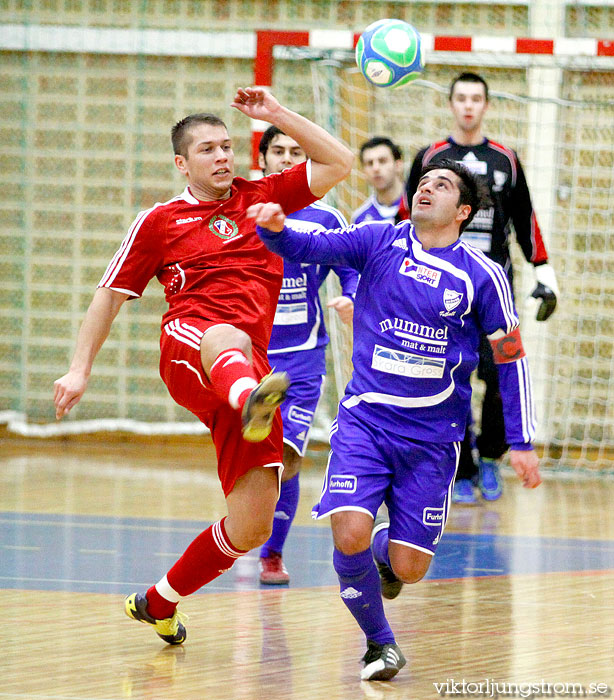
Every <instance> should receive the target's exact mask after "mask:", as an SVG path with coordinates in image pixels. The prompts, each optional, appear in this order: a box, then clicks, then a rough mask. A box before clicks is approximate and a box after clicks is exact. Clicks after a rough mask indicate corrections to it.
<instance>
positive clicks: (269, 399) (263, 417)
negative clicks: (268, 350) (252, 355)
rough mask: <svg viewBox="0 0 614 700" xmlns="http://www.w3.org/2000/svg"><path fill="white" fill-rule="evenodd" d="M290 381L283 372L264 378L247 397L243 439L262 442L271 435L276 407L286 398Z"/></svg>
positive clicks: (243, 418)
mask: <svg viewBox="0 0 614 700" xmlns="http://www.w3.org/2000/svg"><path fill="white" fill-rule="evenodd" d="M289 386H290V380H289V377H288V375H287V374H286V373H285V372H276V373H275V374H271V375H270V376H269V377H265V378H264V379H263V380H262V381H261V383H260V384H258V386H257V387H256V388H255V389H254V391H253V392H252V393H251V394H250V396H249V397H248V399H247V401H246V403H245V406H244V408H243V417H242V420H243V431H242V432H243V439H244V440H246V441H247V442H262V441H263V440H265V439H266V438H267V437H268V436H269V435H270V434H271V428H272V427H273V419H274V418H275V411H276V410H277V407H278V406H279V405H280V404H282V403H283V402H284V400H285V398H286V392H287V390H288V387H289Z"/></svg>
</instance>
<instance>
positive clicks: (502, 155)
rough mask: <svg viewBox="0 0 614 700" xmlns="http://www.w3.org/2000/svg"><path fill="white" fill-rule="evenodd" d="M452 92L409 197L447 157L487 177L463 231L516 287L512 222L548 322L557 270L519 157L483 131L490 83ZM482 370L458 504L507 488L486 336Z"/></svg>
mask: <svg viewBox="0 0 614 700" xmlns="http://www.w3.org/2000/svg"><path fill="white" fill-rule="evenodd" d="M449 99H450V109H451V110H452V115H453V117H454V126H453V128H452V134H451V136H449V137H448V138H447V139H446V140H445V141H440V142H438V143H433V144H431V145H430V146H427V147H426V148H423V149H422V150H420V151H419V152H418V154H417V155H416V157H415V159H414V162H413V164H412V166H411V170H410V173H409V177H408V180H407V186H406V195H407V197H406V201H407V202H411V201H412V197H413V195H414V192H415V191H416V189H417V186H418V180H419V175H420V172H421V170H422V168H423V167H424V166H425V165H427V164H430V163H433V162H435V163H436V162H437V161H439V160H442V159H444V158H451V159H452V160H456V161H459V162H460V163H462V164H463V165H464V166H465V167H467V168H468V169H469V170H471V171H472V172H474V173H476V174H478V175H480V176H482V177H484V178H485V179H486V181H487V183H488V187H489V190H490V197H491V205H490V206H489V207H487V208H484V209H480V211H478V212H477V214H476V216H475V218H474V219H473V221H472V222H471V224H470V225H469V226H468V227H467V229H466V230H465V231H464V232H463V235H462V238H463V240H465V241H467V242H468V243H471V244H472V245H474V246H476V247H477V248H479V249H480V250H481V251H483V252H484V253H485V254H486V255H487V256H488V257H490V258H492V259H493V260H495V261H496V262H498V263H499V264H500V265H502V266H503V268H504V269H505V270H506V272H507V274H508V277H509V280H510V285H512V289H513V270H512V262H511V258H510V250H509V243H510V235H511V231H512V226H513V230H514V232H515V235H516V240H517V241H518V244H519V245H520V247H521V248H522V252H523V253H524V256H525V258H526V259H527V261H528V262H530V263H532V264H533V265H534V270H535V279H536V286H535V289H534V290H533V292H532V294H531V296H532V297H534V298H535V299H536V300H537V302H539V303H538V306H537V316H536V317H537V320H538V321H545V320H546V319H547V318H549V316H550V315H551V314H552V313H553V311H554V310H555V308H556V304H557V297H558V295H559V291H558V287H557V283H556V275H555V273H554V269H553V268H552V267H551V266H550V265H549V264H548V253H547V252H546V247H545V246H544V241H543V239H542V235H541V232H540V230H539V226H538V224H537V219H536V217H535V212H534V211H533V206H532V204H531V196H530V194H529V188H528V186H527V182H526V179H525V175H524V172H523V170H522V166H521V165H520V161H519V160H518V156H517V155H516V153H515V152H514V151H512V150H511V149H510V148H507V147H506V146H502V145H501V144H499V143H495V142H494V141H491V140H490V139H488V138H487V137H486V136H484V134H483V133H482V120H483V118H484V115H485V113H486V111H487V109H488V85H487V83H486V81H485V80H484V79H483V78H481V77H480V76H479V75H476V74H475V73H462V74H461V75H459V76H458V77H456V78H455V79H454V80H453V81H452V84H451V86H450V94H449ZM478 377H479V378H480V379H482V380H483V381H484V382H485V385H486V391H485V395H484V402H483V404H482V421H481V425H482V427H481V432H480V434H479V435H478V436H477V438H475V437H474V435H473V430H472V427H471V426H470V425H468V426H467V433H466V435H465V440H464V442H463V445H462V451H461V457H460V462H459V467H458V472H457V475H456V482H455V486H454V495H453V500H454V502H455V503H467V504H472V503H476V502H477V498H476V494H475V490H474V485H476V484H477V485H478V487H479V489H480V492H481V494H482V497H483V498H484V499H485V500H488V501H495V500H497V499H498V498H499V497H500V496H501V493H502V487H503V482H502V480H501V477H500V475H499V461H500V459H501V457H502V456H503V455H504V454H505V452H506V451H507V448H508V445H507V444H506V442H505V429H504V423H503V405H502V402H501V395H500V393H499V381H498V376H497V369H496V366H495V363H494V360H493V354H492V349H491V347H490V343H489V342H488V339H487V338H486V337H485V336H484V337H482V339H481V343H480V362H479V365H478ZM474 447H477V452H478V454H479V463H478V465H476V464H475V461H474V457H473V453H474V449H473V448H474Z"/></svg>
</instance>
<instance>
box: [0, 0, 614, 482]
mask: <svg viewBox="0 0 614 700" xmlns="http://www.w3.org/2000/svg"><path fill="white" fill-rule="evenodd" d="M69 5H70V12H71V13H73V14H74V13H77V14H78V15H79V21H78V22H74V21H73V20H74V16H73V15H70V16H68V14H70V13H68V14H66V13H63V14H62V13H60V15H59V16H58V17H56V10H58V11H59V9H61V8H65V7H68V6H69ZM222 5H224V7H226V8H230V9H229V11H230V10H232V12H233V13H235V14H234V15H233V18H234V24H233V26H237V27H243V26H244V24H245V23H244V22H243V19H244V18H243V14H244V13H247V14H248V15H249V17H248V18H247V20H249V21H248V22H247V25H245V26H246V27H247V28H249V27H251V28H252V30H253V31H234V30H232V31H230V30H229V29H228V27H229V23H228V21H227V19H224V17H223V16H222V15H220V13H219V12H218V10H219V8H220V7H221V6H222ZM410 5H411V8H412V11H413V10H414V9H415V11H416V12H420V13H421V15H424V13H425V12H426V9H425V8H426V5H420V4H419V5H415V4H408V7H410ZM11 6H12V7H13V8H14V12H13V16H14V17H15V19H14V21H15V22H20V24H15V25H0V42H1V45H2V50H1V51H0V69H1V71H0V72H1V73H2V78H1V84H2V91H1V94H0V132H1V135H2V143H3V153H2V155H1V156H0V158H1V162H2V166H3V167H2V168H1V169H0V182H1V184H2V187H1V188H0V190H1V192H2V195H1V197H0V220H1V221H2V226H1V227H0V321H1V323H2V335H1V337H0V422H2V423H7V424H8V425H9V427H10V429H11V430H12V431H14V432H19V433H21V434H24V435H34V436H48V435H54V434H58V433H67V432H68V433H70V432H86V431H93V430H112V429H115V430H122V431H124V430H132V431H137V432H143V433H152V434H163V433H190V432H194V433H198V432H202V431H203V426H202V425H201V424H200V423H199V422H198V421H197V420H196V419H195V418H194V417H193V416H191V415H190V414H189V413H188V412H187V411H185V410H183V409H181V408H180V407H179V406H177V405H176V404H175V403H174V402H173V401H172V400H171V399H170V397H169V396H168V393H167V391H166V388H165V386H164V384H163V383H162V382H161V380H160V378H159V376H158V367H157V365H158V358H159V345H158V344H159V332H160V318H161V316H162V314H163V312H164V310H165V303H164V298H163V294H162V291H161V289H160V287H159V284H158V283H157V281H155V280H154V281H153V282H152V283H151V284H150V286H149V287H148V289H147V290H146V292H145V294H144V295H143V298H142V299H139V300H137V301H131V302H130V303H129V304H125V305H124V307H123V308H122V311H121V312H120V314H119V316H118V317H117V319H116V321H115V322H114V324H113V329H112V332H111V334H110V336H109V338H108V339H107V341H106V342H105V345H104V347H103V348H102V350H101V352H100V353H99V355H98V357H97V359H96V363H95V366H94V372H93V374H92V377H91V378H90V383H89V387H88V390H87V392H86V394H85V395H84V397H83V400H82V401H81V402H80V404H79V405H78V406H77V407H75V409H73V411H71V414H70V416H69V418H68V419H65V420H63V421H62V423H61V424H59V425H57V424H56V423H55V420H54V415H53V404H52V391H53V389H52V387H53V381H54V380H55V379H57V378H58V377H59V376H61V375H62V374H63V373H64V372H65V371H66V370H67V368H68V366H69V363H70V358H71V355H72V352H73V348H74V344H75V339H76V336H77V331H78V329H79V325H80V323H81V320H82V318H83V314H84V312H85V310H86V308H87V305H88V304H89V301H90V299H91V296H92V293H93V290H94V289H95V286H96V284H97V282H98V281H99V280H100V277H101V275H102V273H103V272H104V270H105V268H106V265H107V263H108V261H109V260H110V258H111V257H112V256H113V254H114V252H115V251H116V250H117V247H118V246H119V244H120V242H121V240H122V238H123V236H124V235H125V232H126V231H127V230H128V227H129V226H130V223H131V222H132V221H133V219H134V217H135V215H136V213H137V212H138V211H139V210H142V209H145V208H148V207H150V206H152V204H153V203H154V202H156V201H166V200H168V199H170V198H171V197H173V196H174V195H176V194H177V193H178V192H180V191H181V190H182V189H183V186H184V183H183V181H182V179H181V177H180V176H179V174H178V173H177V172H176V171H175V169H174V167H173V163H172V154H171V152H170V145H169V128H170V126H171V125H172V124H173V123H174V122H176V121H177V120H178V119H180V118H182V117H183V116H185V115H186V114H189V113H191V112H197V111H203V110H206V111H211V112H214V113H217V114H220V115H221V116H223V117H224V118H225V120H226V122H227V124H228V127H229V130H230V132H231V134H232V135H233V140H234V149H235V154H236V168H237V174H239V175H241V176H244V177H247V176H249V173H250V165H251V167H252V168H253V151H254V134H253V133H252V129H253V125H250V123H249V122H250V120H249V119H247V118H246V117H244V116H243V115H241V114H239V113H238V112H235V111H233V110H230V109H229V107H228V105H229V104H230V102H231V101H232V97H233V95H234V92H235V88H236V86H237V85H249V84H253V83H254V82H256V83H258V84H266V85H269V84H270V85H271V86H272V90H273V92H274V94H275V95H276V96H277V97H278V98H280V100H281V101H282V102H283V103H284V104H286V105H288V106H289V107H290V108H291V109H294V110H296V111H298V112H300V113H302V114H305V116H307V117H310V118H312V119H316V120H317V121H318V122H319V123H321V124H322V125H324V126H325V127H326V128H327V129H329V130H331V131H333V132H335V133H336V134H338V135H339V136H340V137H341V138H342V139H343V140H344V141H345V142H346V143H347V144H348V145H349V146H350V147H351V148H352V149H353V150H354V151H355V152H357V151H358V148H359V146H360V144H361V143H362V142H363V141H364V140H365V139H367V138H368V137H370V136H373V135H375V134H382V135H387V136H390V137H391V138H393V139H394V140H395V141H398V142H399V143H400V144H401V146H402V147H403V149H404V152H405V158H406V164H407V166H409V163H410V162H411V158H412V157H413V155H414V154H415V152H416V151H417V149H418V148H420V147H422V146H424V145H426V144H427V143H429V142H431V141H433V140H435V139H440V138H442V137H443V136H444V135H446V134H447V132H448V130H449V128H450V115H449V112H448V107H447V87H448V84H449V82H450V80H451V78H452V77H453V76H454V75H455V74H456V73H458V72H460V71H461V70H468V69H473V70H477V71H478V72H480V73H481V74H483V75H484V77H486V79H487V80H488V81H489V84H490V86H491V88H492V99H491V106H490V109H489V113H488V117H487V122H486V131H487V133H488V135H489V136H490V137H491V138H493V139H495V140H500V141H502V142H503V143H505V144H506V145H508V146H511V147H513V148H516V149H517V150H518V152H519V155H520V158H521V160H522V162H523V164H524V166H525V170H526V173H527V177H528V180H529V185H530V188H531V193H532V196H533V200H534V205H535V208H536V211H537V216H538V219H539V222H540V226H541V228H542V231H543V232H544V235H545V238H546V244H547V246H548V250H549V253H550V257H551V261H552V264H553V266H554V267H555V269H556V271H557V275H558V279H559V284H560V287H561V292H562V295H561V299H560V305H559V308H558V309H557V311H556V313H555V314H554V316H553V317H552V318H551V319H550V320H549V321H548V322H546V323H545V324H536V323H534V322H532V319H531V315H530V314H528V313H524V303H523V300H524V298H525V297H526V296H527V294H528V292H529V291H530V289H531V288H532V279H531V274H530V269H529V266H528V265H527V264H526V263H525V262H524V261H523V260H522V259H521V257H519V256H518V255H517V256H516V261H515V263H516V264H515V267H516V270H517V272H518V274H517V284H516V294H517V299H518V302H519V303H518V305H519V308H520V311H521V312H523V335H524V337H525V344H526V345H527V346H528V351H529V353H530V359H531V361H532V368H533V375H534V378H535V383H536V389H537V396H538V399H539V401H538V410H539V417H540V425H541V433H540V435H539V441H540V443H541V445H543V448H544V454H545V464H546V465H547V466H551V467H553V468H556V469H559V470H565V469H569V470H572V469H573V470H574V471H575V472H580V471H582V470H584V469H591V470H597V469H598V470H599V471H600V473H606V472H608V471H609V472H611V471H612V467H611V466H610V465H611V462H609V459H610V458H611V455H612V448H613V447H614V444H613V443H614V434H613V432H614V428H613V427H612V426H613V424H614V415H613V414H614V401H613V398H614V396H613V390H612V382H613V381H614V380H613V379H612V375H613V369H614V367H613V355H614V328H613V325H614V321H613V320H612V318H613V314H612V306H613V304H614V302H613V301H612V299H613V296H612V294H611V292H612V289H611V287H612V286H613V285H614V282H613V281H612V280H613V279H614V277H613V275H612V272H613V271H614V251H613V247H614V244H613V243H612V240H614V239H613V238H612V236H611V232H612V228H613V223H614V201H613V197H614V195H613V194H612V191H613V190H612V186H613V184H614V183H613V182H612V180H613V178H614V175H613V173H614V168H613V166H614V128H613V126H612V125H613V124H614V119H613V117H614V58H612V50H611V46H610V48H607V47H606V48H605V49H604V51H605V52H606V53H607V52H608V51H609V56H596V55H595V56H583V57H581V56H578V57H574V55H573V53H571V52H570V51H567V53H566V55H564V56H561V55H558V56H557V55H554V54H553V55H541V56H540V55H535V54H531V55H529V54H527V55H524V56H523V55H515V54H514V53H512V52H510V51H509V50H508V52H507V53H502V52H500V51H499V52H497V53H496V54H495V53H492V52H491V53H489V52H487V51H484V52H483V53H475V52H471V53H462V52H458V53H455V52H453V51H450V52H442V51H439V50H435V51H429V53H428V56H427V69H426V71H425V74H424V78H425V79H424V81H421V82H420V83H419V84H414V85H411V86H409V87H406V88H402V89H400V90H398V91H390V90H377V89H375V88H368V87H367V86H366V83H365V81H364V80H363V79H362V77H361V76H360V75H359V74H358V73H357V71H356V69H355V67H354V64H353V57H352V54H351V51H349V50H346V49H343V50H342V49H338V50H328V51H316V50H315V49H314V48H313V45H312V44H310V41H311V40H312V39H313V40H314V41H315V40H316V39H317V41H320V39H321V38H322V36H323V35H325V34H326V31H327V30H323V31H321V27H322V25H323V21H324V20H323V19H322V16H321V13H322V12H323V11H324V10H323V8H324V7H325V6H326V8H328V10H327V12H329V15H330V16H329V15H327V17H329V19H330V17H332V14H330V13H333V14H334V13H335V12H337V10H339V12H341V10H343V12H344V13H348V12H349V13H354V14H353V15H352V17H351V18H350V19H348V18H347V17H346V16H345V15H343V16H337V14H335V15H334V18H335V22H337V24H334V23H333V24H332V25H331V29H330V30H329V35H331V34H332V35H333V40H334V37H335V36H337V35H338V34H339V32H338V31H336V30H335V27H338V26H340V24H342V25H343V26H352V27H364V26H366V24H367V23H368V22H369V21H373V20H374V19H377V17H378V16H381V15H380V14H379V13H380V11H381V8H380V6H379V5H378V3H333V2H330V3H328V2H327V3H322V2H318V3H311V4H307V5H306V6H305V7H306V8H307V9H305V11H306V12H307V10H308V11H309V13H310V14H309V16H310V17H311V19H310V23H309V26H310V27H312V30H310V31H309V32H306V31H304V32H273V31H269V32H268V33H269V34H270V35H271V36H269V39H270V42H269V44H266V42H263V44H262V45H263V46H265V49H266V50H267V51H268V49H269V48H270V46H271V45H272V44H275V48H274V50H272V52H271V55H270V61H269V64H266V61H263V55H265V54H266V51H265V50H264V49H263V52H264V53H263V55H260V54H259V53H258V52H259V51H260V45H261V42H260V40H261V38H262V36H263V35H264V34H266V33H267V32H263V31H260V30H258V29H257V28H258V27H260V26H270V22H268V19H267V17H266V13H267V12H268V6H267V5H266V4H263V3H244V2H238V0H237V1H236V2H235V1H234V0H232V1H229V2H226V3H221V4H220V3H195V4H194V3H190V4H186V5H185V7H188V6H189V8H191V9H190V12H191V11H192V10H194V11H196V10H198V11H199V12H201V13H205V15H206V16H205V17H204V18H203V19H202V21H201V22H200V26H209V25H211V27H212V30H211V31H210V32H208V33H206V32H202V31H188V32H184V31H183V27H184V26H188V25H189V26H192V24H190V22H191V19H190V18H189V17H188V16H187V15H186V16H182V17H179V18H178V17H177V16H176V14H177V12H178V7H179V6H178V5H177V4H176V3H158V4H155V7H154V5H152V7H151V8H149V9H151V11H152V12H153V13H154V15H155V16H150V14H151V13H150V12H149V10H148V12H146V13H141V12H140V11H139V12H138V13H137V14H138V18H137V19H138V21H136V23H135V17H136V15H134V16H133V14H134V13H133V4H131V3H113V4H111V3H76V4H75V3H72V4H70V3H69V4H65V3H57V2H54V3H43V4H41V6H40V8H39V7H38V5H37V4H36V3H34V4H31V3H25V4H24V3H17V2H13V3H11ZM143 7H144V6H143ZM181 7H182V8H183V5H181ZM284 7H286V4H284ZM287 7H288V8H289V9H288V13H287V15H284V16H283V17H281V18H280V19H279V22H280V23H283V24H285V26H287V27H291V26H293V22H294V19H295V15H294V14H293V13H294V8H295V7H297V6H296V4H295V3H287ZM28 8H30V9H28ZM41 8H42V9H41ZM54 8H55V9H54ZM105 8H106V9H105ZM216 8H217V9H216ZM476 8H477V9H476ZM427 9H428V12H427V14H428V17H429V18H430V19H429V26H432V27H435V26H445V28H446V29H447V30H448V31H453V30H454V29H455V28H457V25H458V26H461V25H462V27H464V30H463V31H465V32H467V31H470V30H472V29H474V28H475V19H476V13H477V14H478V15H479V17H480V18H481V20H480V23H479V27H480V28H481V30H482V31H486V30H487V29H488V27H489V26H490V24H491V23H492V22H493V21H494V22H495V24H496V26H495V29H496V31H497V32H503V31H506V30H507V28H508V27H512V28H513V29H514V30H515V31H517V32H526V31H527V21H526V20H527V8H526V7H525V6H524V5H523V6H522V7H521V8H520V10H518V8H514V7H511V6H509V7H508V6H507V5H503V6H501V8H500V9H499V10H497V11H496V12H494V13H493V12H491V10H490V9H489V7H488V4H487V3H478V4H476V5H475V6H474V5H471V6H469V5H465V4H462V3H458V4H457V5H456V4H455V5H454V9H453V11H451V14H449V13H447V12H446V13H443V14H442V13H441V12H440V11H439V10H438V9H437V7H436V6H435V4H432V5H428V8H427ZM333 10H334V12H333ZM181 11H182V12H184V11H185V12H188V10H185V9H182V10H181ZM256 12H257V13H260V12H263V13H264V14H263V15H262V16H261V15H260V14H258V15H257V16H256V15H254V13H256ZM577 12H579V10H578V11H576V10H574V11H573V12H572V13H571V16H570V17H571V19H573V18H574V17H576V14H577ZM126 13H127V14H126ZM155 13H158V14H155ZM242 13H243V14H242ZM250 13H251V14H250ZM356 13H358V14H356ZM188 14H189V13H188ZM580 14H581V15H582V17H584V15H586V17H589V15H590V17H593V15H594V13H584V12H581V13H580ZM124 15H126V16H124ZM218 15H219V16H218ZM252 15H253V16H252ZM424 16H425V15H424ZM578 16H579V15H578ZM608 16H609V15H607V14H606V15H604V13H598V14H595V17H596V18H597V19H595V21H594V22H592V24H591V23H587V22H584V20H582V21H583V22H584V24H582V22H580V24H579V25H578V26H577V27H576V25H575V24H573V22H572V24H571V25H570V26H572V28H573V27H575V29H574V32H572V34H570V36H577V35H579V34H580V35H581V32H584V31H586V30H588V29H590V31H591V32H592V33H595V32H598V31H599V30H600V26H601V25H602V24H603V22H605V20H606V19H607V17H608ZM582 17H580V19H582ZM568 19H569V18H568ZM571 19H570V21H571ZM576 19H577V17H576ZM247 20H245V21H247ZM265 20H266V21H265ZM282 20H283V22H282ZM58 21H62V22H64V23H65V25H66V26H60V25H57V22H58ZM331 21H332V19H331ZM250 22H251V24H250ZM442 22H443V25H442ZM459 23H460V24H459ZM56 25H57V26H56ZM593 25H594V26H593ZM611 25H612V22H611V21H610V25H607V26H606V30H607V27H608V26H611ZM118 27H119V28H118ZM161 27H166V29H160V28H161ZM180 30H181V31H180ZM346 33H347V34H350V32H349V31H348V32H346ZM341 34H343V32H341ZM290 35H292V36H290ZM329 35H326V36H329ZM525 35H526V34H525ZM288 37H289V38H288ZM325 38H326V37H325ZM286 40H287V41H288V43H294V44H296V45H297V46H303V45H310V46H312V48H310V49H299V48H296V47H295V48H293V49H289V48H284V47H283V46H282V45H283V44H284V41H286ZM326 40H327V41H328V39H326ZM344 41H345V39H344ZM467 41H469V40H465V39H463V42H464V43H465V44H466V43H467ZM506 41H508V40H506ZM567 41H572V40H571V39H569V40H567ZM577 41H580V44H581V45H582V46H584V44H583V43H582V42H583V40H577ZM591 42H592V43H596V42H593V40H587V44H586V45H588V44H591ZM316 43H317V42H316ZM491 43H492V42H491ZM602 43H603V42H602ZM606 43H607V42H606ZM265 44H266V45H265ZM346 44H347V48H349V45H351V41H350V42H346ZM334 45H338V44H334ZM591 45H592V44H591ZM608 46H609V44H608ZM267 47H268V48H267ZM491 48H492V46H491ZM508 49H509V47H508ZM492 50H493V51H494V50H496V47H495V48H492ZM506 50H507V49H506ZM265 64H266V65H268V68H270V82H266V81H261V80H259V76H260V75H261V73H259V72H258V71H259V70H260V69H261V68H262V66H263V65H265ZM265 67H266V66H265ZM367 194H368V190H367V186H366V183H365V181H364V178H363V177H362V175H361V172H360V169H359V168H358V167H357V168H356V169H355V170H354V172H353V173H352V175H351V177H350V178H348V180H347V181H346V182H344V183H343V184H342V185H340V186H338V187H337V188H336V190H335V191H334V192H333V193H332V195H331V197H330V202H331V203H332V204H336V205H337V206H338V207H339V208H340V209H341V211H342V212H343V213H344V214H345V215H346V217H348V218H349V217H350V216H351V213H352V211H353V210H354V209H355V208H356V207H357V206H358V205H359V204H360V203H361V202H362V201H363V200H364V199H365V198H366V196H367ZM332 283H333V282H332V280H331V284H332ZM329 327H330V330H331V338H332V342H331V346H330V352H329V358H330V359H329V364H330V369H329V375H330V376H329V381H328V383H327V389H326V396H325V398H324V400H323V401H322V405H321V411H320V415H319V419H318V424H317V430H316V431H314V437H316V438H319V439H323V440H325V439H326V436H327V429H328V425H329V421H330V420H331V418H332V417H333V416H334V413H335V410H336V403H337V401H338V397H339V394H340V392H342V391H343V387H344V385H345V382H346V380H347V376H348V371H349V369H350V347H351V334H350V333H349V332H348V329H347V328H340V327H338V325H337V321H336V318H335V317H334V316H333V317H331V318H330V321H329ZM476 391H479V385H477V386H476Z"/></svg>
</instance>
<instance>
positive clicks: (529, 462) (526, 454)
mask: <svg viewBox="0 0 614 700" xmlns="http://www.w3.org/2000/svg"><path fill="white" fill-rule="evenodd" d="M510 464H511V465H512V467H513V469H514V471H515V472H516V474H518V478H519V479H520V481H522V485H523V486H524V487H525V488H526V489H534V488H536V487H537V486H539V485H540V484H541V482H542V479H541V476H540V475H539V459H538V458H537V455H536V454H535V452H534V451H533V450H510Z"/></svg>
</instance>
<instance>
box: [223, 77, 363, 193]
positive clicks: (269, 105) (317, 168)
mask: <svg viewBox="0 0 614 700" xmlns="http://www.w3.org/2000/svg"><path fill="white" fill-rule="evenodd" d="M231 106H232V107H235V108H236V109H238V110H239V111H240V112H243V114H246V115H247V116H248V117H251V118H252V119H262V120H264V121H267V122H270V123H271V124H274V125H275V126H276V127H277V128H279V129H281V130H282V131H283V132H284V134H286V135H288V136H289V137H290V138H293V139H294V140H295V141H296V142H297V143H298V144H299V145H300V146H301V148H302V149H303V150H304V151H305V153H306V154H307V155H308V156H309V158H311V183H310V185H309V188H310V189H311V191H312V192H313V194H314V195H315V196H316V197H323V196H324V195H325V194H326V193H327V192H328V191H329V190H330V189H331V188H332V187H334V186H335V185H336V184H337V183H338V182H341V180H343V178H345V177H347V176H348V175H349V174H350V171H351V169H352V164H353V162H354V155H353V153H352V151H350V149H349V148H347V147H346V146H344V145H343V144H342V143H341V141H338V140H337V139H336V138H334V137H333V136H331V135H330V134H329V133H328V132H327V131H325V130H324V129H322V127H320V126H318V125H317V124H314V123H313V122H312V121H310V120H309V119H306V118H305V117H302V116H301V115H300V114H297V113H296V112H293V111H292V110H289V109H287V108H286V107H283V106H282V105H281V104H279V102H278V101H277V100H276V99H275V97H273V95H271V94H270V93H269V92H267V91H266V90H265V89H264V88H253V87H248V88H245V89H243V88H239V89H238V90H237V94H236V96H235V99H234V102H233V103H232V105H231Z"/></svg>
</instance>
